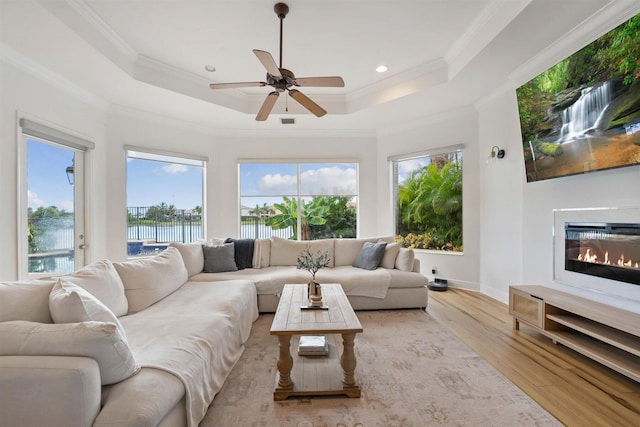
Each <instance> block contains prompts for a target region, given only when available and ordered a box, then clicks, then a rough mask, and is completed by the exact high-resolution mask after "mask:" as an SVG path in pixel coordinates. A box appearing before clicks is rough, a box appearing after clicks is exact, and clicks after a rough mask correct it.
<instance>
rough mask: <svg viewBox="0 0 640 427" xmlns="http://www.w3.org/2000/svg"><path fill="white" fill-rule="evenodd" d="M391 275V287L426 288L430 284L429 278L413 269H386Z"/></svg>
mask: <svg viewBox="0 0 640 427" xmlns="http://www.w3.org/2000/svg"><path fill="white" fill-rule="evenodd" d="M386 271H387V272H388V273H389V275H390V276H391V283H390V284H389V288H390V289H391V288H395V289H398V288H424V287H425V286H427V285H428V284H429V279H428V278H427V276H425V275H424V274H420V273H414V272H411V271H402V270H398V269H397V268H394V269H389V270H386Z"/></svg>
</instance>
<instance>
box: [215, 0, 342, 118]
mask: <svg viewBox="0 0 640 427" xmlns="http://www.w3.org/2000/svg"><path fill="white" fill-rule="evenodd" d="M273 10H274V11H275V12H276V15H277V16H278V18H279V19H280V65H278V64H276V61H275V60H274V59H273V56H271V54H270V53H269V52H266V51H264V50H258V49H253V53H254V54H255V55H256V56H257V57H258V60H260V62H261V63H262V65H263V66H264V68H266V70H267V78H266V80H267V81H266V82H238V83H212V84H210V85H209V86H210V87H211V89H229V88H241V87H262V86H271V87H272V88H274V89H275V90H274V91H273V92H271V93H269V95H267V99H265V100H264V102H263V104H262V107H260V111H258V115H257V116H256V120H258V121H264V120H266V119H267V117H269V114H270V113H271V110H272V109H273V106H274V105H275V103H276V101H277V100H278V96H280V92H284V91H288V92H289V95H290V96H291V97H292V98H293V99H295V100H296V101H298V102H299V103H300V105H302V106H303V107H304V108H306V109H307V110H309V111H311V112H312V113H313V114H315V115H316V117H322V116H324V115H325V114H327V111H326V110H325V109H324V108H322V107H321V106H319V105H318V104H316V103H315V102H314V101H312V100H311V98H309V97H308V96H306V95H305V94H303V93H302V92H300V91H299V90H298V89H292V87H344V80H342V77H339V76H330V77H296V76H295V75H294V74H293V72H292V71H290V70H287V69H286V68H282V23H283V21H284V18H285V16H287V13H289V6H287V5H286V4H284V3H277V4H276V5H275V6H274V7H273Z"/></svg>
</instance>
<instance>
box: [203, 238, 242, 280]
mask: <svg viewBox="0 0 640 427" xmlns="http://www.w3.org/2000/svg"><path fill="white" fill-rule="evenodd" d="M202 250H203V252H204V271H203V272H204V273H222V272H225V271H237V270H238V267H237V266H236V261H235V255H234V254H235V245H234V244H233V243H223V244H222V245H213V246H209V245H206V246H203V247H202Z"/></svg>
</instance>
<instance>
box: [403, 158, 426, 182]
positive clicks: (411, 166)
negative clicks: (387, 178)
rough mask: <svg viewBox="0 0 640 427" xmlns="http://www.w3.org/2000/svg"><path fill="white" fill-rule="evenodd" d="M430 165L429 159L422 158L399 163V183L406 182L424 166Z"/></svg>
mask: <svg viewBox="0 0 640 427" xmlns="http://www.w3.org/2000/svg"><path fill="white" fill-rule="evenodd" d="M428 164H429V158H428V157H422V158H418V159H411V160H403V161H401V162H398V183H402V182H404V180H405V179H407V178H408V177H409V174H410V173H411V172H413V171H414V170H416V169H420V168H421V167H423V166H426V165H428Z"/></svg>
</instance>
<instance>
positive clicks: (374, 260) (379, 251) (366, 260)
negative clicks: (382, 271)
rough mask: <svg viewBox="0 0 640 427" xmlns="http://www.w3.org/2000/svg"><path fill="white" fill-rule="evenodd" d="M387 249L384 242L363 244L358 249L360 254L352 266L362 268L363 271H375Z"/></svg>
mask: <svg viewBox="0 0 640 427" xmlns="http://www.w3.org/2000/svg"><path fill="white" fill-rule="evenodd" d="M386 247H387V244H386V243H385V242H381V243H371V242H365V243H364V245H362V249H360V253H359V254H358V256H357V257H356V260H355V261H353V266H354V267H358V268H362V269H364V270H375V269H376V268H378V266H379V265H380V261H382V257H384V250H385V248H386Z"/></svg>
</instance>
